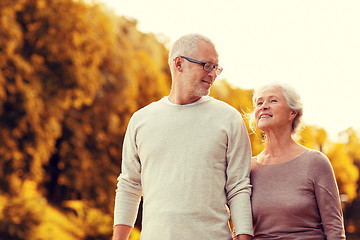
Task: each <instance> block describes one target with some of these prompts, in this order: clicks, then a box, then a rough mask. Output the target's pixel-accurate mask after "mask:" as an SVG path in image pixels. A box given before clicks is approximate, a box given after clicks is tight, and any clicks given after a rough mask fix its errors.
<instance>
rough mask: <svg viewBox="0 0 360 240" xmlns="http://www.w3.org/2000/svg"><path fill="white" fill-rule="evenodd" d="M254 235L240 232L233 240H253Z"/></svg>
mask: <svg viewBox="0 0 360 240" xmlns="http://www.w3.org/2000/svg"><path fill="white" fill-rule="evenodd" d="M251 239H252V236H250V235H247V234H239V235H237V236H235V237H234V238H233V240H251Z"/></svg>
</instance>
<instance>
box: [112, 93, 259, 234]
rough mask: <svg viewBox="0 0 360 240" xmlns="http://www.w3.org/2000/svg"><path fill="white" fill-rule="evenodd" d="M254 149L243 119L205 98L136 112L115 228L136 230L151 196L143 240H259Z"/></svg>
mask: <svg viewBox="0 0 360 240" xmlns="http://www.w3.org/2000/svg"><path fill="white" fill-rule="evenodd" d="M250 161H251V148H250V142H249V137H248V134H247V131H246V127H245V125H244V122H243V120H242V118H241V115H240V114H239V112H238V111H237V110H236V109H234V108H233V107H231V106H230V105H228V104H226V103H224V102H221V101H219V100H216V99H213V98H211V97H204V98H202V99H201V100H199V101H198V102H196V103H194V104H189V105H175V104H172V103H170V102H169V100H168V99H167V98H163V99H161V100H160V101H158V102H155V103H152V104H150V105H148V106H147V107H145V108H143V109H141V110H139V111H138V112H136V113H135V114H134V115H133V117H132V118H131V120H130V122H129V125H128V129H127V132H126V136H125V140H124V145H123V159H122V173H121V174H120V176H119V178H118V186H117V190H116V200H115V212H114V225H117V224H125V225H130V226H133V224H134V221H135V217H136V213H137V208H138V203H139V199H140V197H141V196H143V201H144V202H143V203H144V205H143V222H142V233H141V239H142V240H162V239H164V240H169V239H179V240H187V239H188V240H194V239H216V240H221V239H224V240H225V239H232V238H231V231H230V230H229V226H228V220H229V214H228V211H227V209H226V205H227V204H228V205H229V207H230V211H231V215H232V220H233V223H234V225H235V229H236V233H237V234H240V233H242V234H249V235H252V233H253V229H252V219H251V207H250V194H251V186H250V179H249V173H250Z"/></svg>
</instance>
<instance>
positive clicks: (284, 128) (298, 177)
mask: <svg viewBox="0 0 360 240" xmlns="http://www.w3.org/2000/svg"><path fill="white" fill-rule="evenodd" d="M253 104H254V107H255V109H254V112H253V114H252V117H253V118H252V119H253V121H254V122H255V123H256V126H257V127H258V128H259V129H260V130H261V131H263V133H264V134H265V149H264V150H263V151H262V152H261V153H260V154H259V155H257V156H255V157H253V159H252V167H251V176H250V179H251V184H252V186H253V193H252V199H251V201H252V211H253V224H254V238H253V239H295V240H296V239H302V240H303V239H306V240H320V239H327V240H335V239H336V240H339V239H345V231H344V224H343V217H342V210H341V204H340V198H339V191H338V187H337V184H336V181H335V176H334V172H333V169H332V166H331V164H330V161H329V159H328V158H327V157H326V156H325V155H324V154H322V153H321V152H319V151H316V150H311V149H308V148H305V147H304V146H302V145H300V144H298V143H296V142H295V141H294V140H293V138H292V134H293V133H294V132H295V130H296V128H297V127H298V125H299V123H300V119H301V117H302V114H303V108H302V103H301V101H300V97H299V95H298V93H297V92H296V91H295V90H294V89H293V88H292V87H290V86H287V85H281V84H273V85H267V86H264V87H262V88H260V89H258V90H257V91H255V92H254V96H253Z"/></svg>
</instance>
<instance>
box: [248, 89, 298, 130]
mask: <svg viewBox="0 0 360 240" xmlns="http://www.w3.org/2000/svg"><path fill="white" fill-rule="evenodd" d="M277 87H278V88H280V89H281V90H282V91H283V93H284V96H285V99H286V102H287V104H288V106H289V108H290V109H291V110H294V111H296V112H297V115H296V117H295V118H294V120H293V123H292V131H291V132H292V133H295V132H296V130H297V128H298V127H299V125H300V124H301V120H302V116H303V104H302V102H301V98H300V94H299V93H298V92H297V91H296V89H295V88H293V87H292V86H290V85H287V84H281V83H272V84H268V85H265V86H262V87H260V88H258V89H256V90H255V91H254V94H253V98H252V101H253V105H254V108H255V106H256V99H257V98H258V95H259V93H260V92H261V91H263V90H264V89H266V88H277ZM254 125H255V114H254V111H253V112H252V113H251V115H250V126H251V127H253V126H254Z"/></svg>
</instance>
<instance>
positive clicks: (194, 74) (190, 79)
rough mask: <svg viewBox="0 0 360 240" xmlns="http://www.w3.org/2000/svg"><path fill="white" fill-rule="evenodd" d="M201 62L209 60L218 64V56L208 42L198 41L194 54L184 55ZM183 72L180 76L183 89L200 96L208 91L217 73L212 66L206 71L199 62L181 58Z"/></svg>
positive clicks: (191, 94)
mask: <svg viewBox="0 0 360 240" xmlns="http://www.w3.org/2000/svg"><path fill="white" fill-rule="evenodd" d="M186 57H189V58H193V59H196V60H198V61H201V62H211V63H213V64H215V65H218V61H219V57H218V54H217V52H216V49H215V47H214V46H213V45H212V44H211V43H208V42H205V41H199V45H198V51H197V53H196V54H195V55H194V56H186ZM183 61H184V72H183V76H182V80H181V81H183V87H184V90H185V91H187V92H188V94H189V95H190V96H191V97H202V96H206V95H208V94H209V93H210V88H211V86H212V84H213V83H214V81H215V79H216V77H217V74H216V69H215V68H214V69H213V70H212V71H211V72H206V71H205V70H204V68H203V66H202V65H201V64H197V63H193V62H190V61H187V60H186V59H183Z"/></svg>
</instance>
